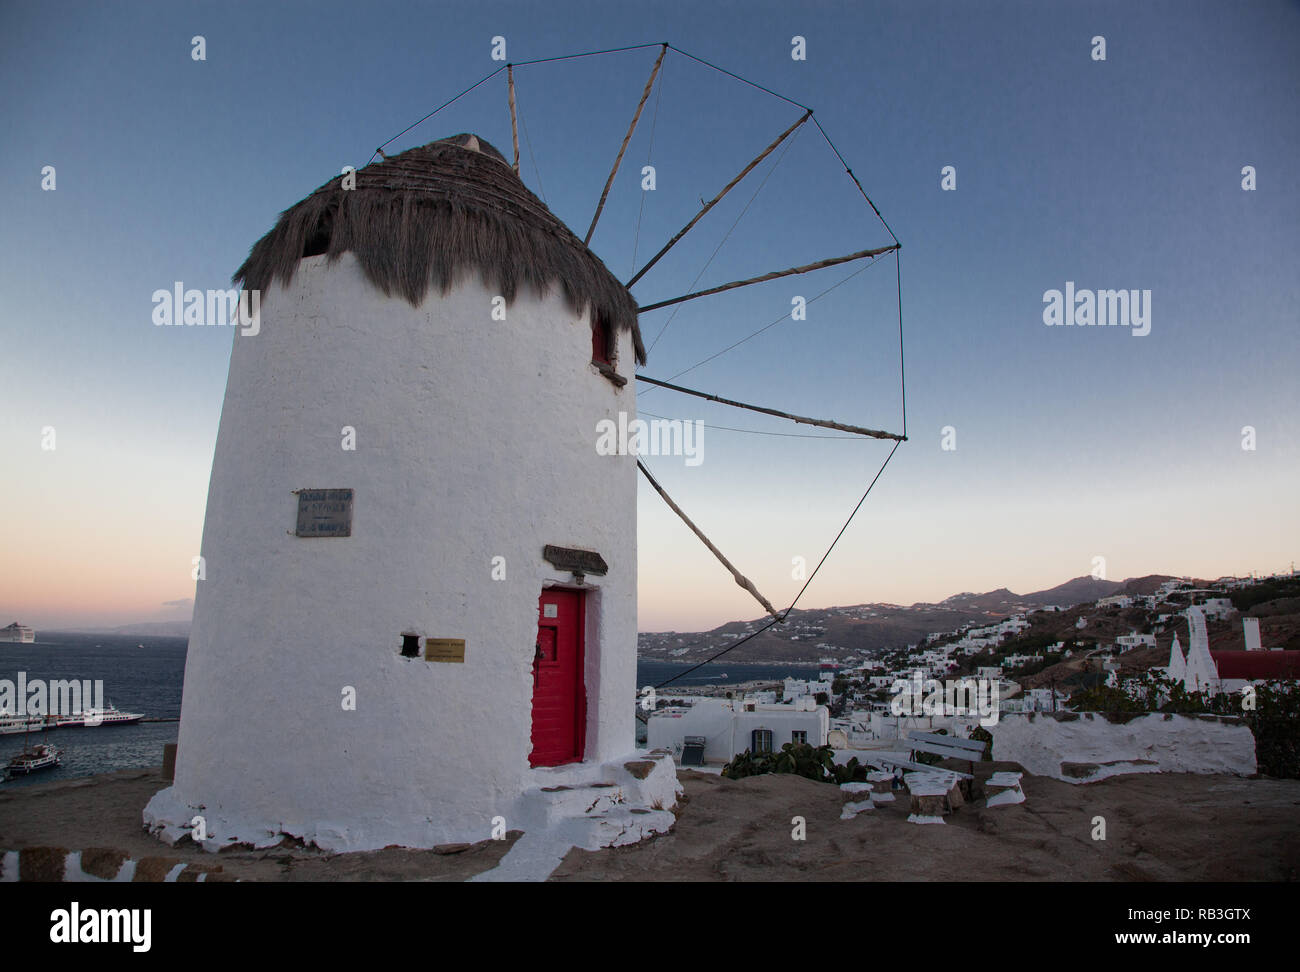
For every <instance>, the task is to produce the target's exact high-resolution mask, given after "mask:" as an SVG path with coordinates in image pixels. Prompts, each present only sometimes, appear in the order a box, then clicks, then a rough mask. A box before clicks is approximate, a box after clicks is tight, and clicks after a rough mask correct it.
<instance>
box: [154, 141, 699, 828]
mask: <svg viewBox="0 0 1300 972" xmlns="http://www.w3.org/2000/svg"><path fill="white" fill-rule="evenodd" d="M353 175H354V177H355V188H353V189H347V190H345V189H344V188H343V187H342V186H341V179H342V178H343V177H339V178H335V179H333V180H331V181H330V182H329V183H327V184H326V185H325V186H322V187H321V188H320V189H318V190H317V191H316V192H315V193H313V194H312V195H310V196H308V197H307V198H306V199H305V200H303V201H302V202H300V203H298V204H297V205H295V206H294V207H292V208H291V209H289V210H287V211H286V212H285V213H284V214H283V215H282V216H281V218H280V221H279V223H278V224H277V225H276V227H275V228H274V229H273V230H271V232H270V233H268V234H267V235H266V236H265V237H264V238H263V239H262V240H261V241H260V242H259V243H258V244H257V245H256V246H254V248H253V250H252V253H251V254H250V257H249V259H248V261H247V262H246V263H245V264H244V266H243V267H242V268H241V269H240V271H239V274H238V277H239V279H241V280H242V282H243V285H244V286H245V288H246V289H248V290H250V291H259V292H260V293H261V295H262V296H261V318H260V328H259V329H258V333H256V334H252V333H251V329H250V331H249V333H242V334H237V335H236V336H235V337H234V348H233V353H232V355H231V361H230V373H229V380H228V383H227V388H226V396H225V404H224V406H223V409H222V414H221V424H220V429H219V432H218V436H217V443H216V450H215V454H214V458H213V467H212V478H211V485H210V489H209V495H208V507H207V518H206V521H205V524H204V532H203V546H202V550H201V553H202V557H203V561H202V564H203V568H204V571H205V573H204V575H203V578H202V579H200V580H199V582H198V591H197V597H196V604H195V610H194V621H193V630H192V634H191V637H190V643H189V655H188V658H187V662H186V670H185V684H184V698H183V704H182V710H181V713H182V714H181V721H180V730H179V748H178V753H177V759H176V773H175V782H174V785H173V786H172V787H170V788H168V789H166V790H164V791H162V792H161V793H159V794H157V795H156V796H155V797H154V799H153V800H152V801H151V802H150V804H149V806H148V808H147V809H146V811H145V821H146V824H147V825H149V826H150V827H151V828H153V829H155V830H159V831H161V833H162V835H163V836H164V838H166V839H170V840H174V839H177V838H179V837H180V836H183V835H186V834H190V833H191V823H192V821H193V820H194V818H195V817H198V816H201V817H202V819H203V825H204V830H205V832H206V834H207V835H208V839H207V840H206V841H204V846H205V847H207V848H209V849H216V848H218V847H220V846H224V845H226V844H228V843H232V842H235V841H248V842H251V843H253V844H255V845H258V846H267V845H269V844H273V843H276V842H278V841H279V840H281V839H282V836H283V835H290V836H294V837H299V838H301V839H303V840H304V841H307V842H308V843H315V844H317V845H318V846H321V847H324V848H329V849H339V850H342V849H347V850H357V849H370V848H380V847H384V846H386V845H390V844H398V845H403V846H410V847H429V846H433V845H436V844H442V843H448V842H459V841H477V840H483V839H486V838H487V837H489V836H490V835H491V832H492V829H493V826H494V825H493V822H492V821H493V818H494V817H500V818H504V819H505V821H507V824H508V825H509V826H511V827H519V828H520V829H524V830H528V829H529V828H530V826H531V821H533V820H534V819H538V818H535V817H534V816H533V811H534V809H535V808H536V807H537V806H538V803H537V801H538V799H539V797H538V794H539V793H540V791H541V788H542V787H544V786H553V785H556V784H560V783H564V784H566V785H572V786H578V785H581V784H583V783H584V782H585V781H588V780H611V781H615V782H617V783H618V784H619V785H620V786H623V787H624V789H625V791H626V793H627V794H628V799H629V800H634V799H640V796H639V795H638V794H642V793H643V792H644V791H646V790H647V789H651V790H653V789H655V788H658V790H660V791H663V792H664V793H665V795H666V799H663V800H661V801H660V802H661V803H662V805H663V806H665V807H670V806H671V805H672V803H673V802H674V799H675V792H676V788H677V784H676V780H675V775H673V773H672V767H671V761H664V760H662V759H661V760H659V762H658V763H657V764H656V770H655V772H653V773H651V774H650V775H649V777H648V778H647V779H646V780H644V781H640V782H638V781H637V780H635V779H634V778H633V777H632V776H631V775H629V773H628V772H626V771H625V770H624V767H623V763H622V760H623V759H624V758H625V757H629V756H630V755H631V754H632V753H633V752H634V750H635V736H634V728H633V710H632V705H631V700H632V699H634V698H635V695H636V684H635V678H636V675H635V673H636V641H637V618H636V572H637V561H636V494H637V472H636V460H635V457H634V456H632V455H630V454H621V455H608V454H601V453H600V451H599V450H598V448H597V445H596V443H597V438H598V426H597V423H599V422H601V421H602V420H609V421H611V422H614V423H618V422H619V421H620V420H621V421H630V420H632V419H634V418H635V413H636V401H635V397H634V391H633V384H632V383H631V382H629V380H628V379H629V378H630V377H631V375H632V371H633V365H634V361H636V360H638V359H641V358H643V357H644V352H643V349H642V345H641V340H640V335H639V332H638V328H637V322H636V302H635V300H633V298H632V297H631V295H630V294H629V293H628V292H627V290H626V288H624V287H623V286H622V285H621V284H620V283H619V281H618V280H617V279H616V278H615V277H614V276H613V275H612V274H610V273H609V272H608V271H607V270H606V269H605V267H604V265H603V264H602V263H601V262H600V260H599V259H598V258H597V257H596V256H595V255H594V254H592V253H591V251H589V250H588V249H587V248H586V247H585V246H583V244H582V243H581V241H580V240H578V239H577V237H575V236H574V235H573V234H572V233H571V232H570V231H569V230H568V229H567V228H566V227H564V225H563V224H562V223H560V222H559V220H557V219H556V218H555V217H554V216H552V215H551V213H550V212H549V210H547V208H546V207H545V206H544V205H543V204H542V203H541V202H540V200H538V199H537V198H536V197H535V196H534V195H533V194H532V193H531V192H530V191H529V190H528V189H527V188H526V187H525V186H524V184H523V183H522V182H521V181H520V179H519V178H518V176H517V175H516V174H515V172H514V171H513V170H512V168H511V166H510V165H509V163H507V162H506V161H505V159H504V158H503V157H502V156H501V154H500V153H499V152H497V150H496V149H494V148H492V147H491V146H490V145H488V144H487V143H486V142H483V141H481V140H479V139H477V138H475V137H474V136H468V135H467V136H457V137H455V138H452V139H444V140H441V141H438V142H433V143H431V144H429V145H426V146H423V147H421V148H416V149H412V150H410V151H407V152H403V153H402V154H401V155H397V156H393V157H391V158H386V159H385V160H383V161H381V162H379V163H377V164H374V165H370V166H366V167H365V168H363V169H360V170H358V171H356V172H355V173H353ZM661 770H662V772H661ZM668 776H671V777H672V779H671V780H669V779H667V777H668ZM646 797H647V799H653V798H654V797H653V794H646ZM540 819H545V818H544V817H543V818H540ZM636 819H638V820H640V819H642V818H636ZM644 819H646V820H647V821H650V820H654V819H658V818H656V817H655V815H654V814H651V815H647V816H646V817H645V818H644ZM655 826H658V825H657V824H656V825H655Z"/></svg>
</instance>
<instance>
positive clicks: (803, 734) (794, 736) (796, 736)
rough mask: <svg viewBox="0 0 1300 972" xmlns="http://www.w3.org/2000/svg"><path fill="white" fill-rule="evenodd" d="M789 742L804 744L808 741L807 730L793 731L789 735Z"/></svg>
mask: <svg viewBox="0 0 1300 972" xmlns="http://www.w3.org/2000/svg"><path fill="white" fill-rule="evenodd" d="M790 741H791V742H792V743H806V742H807V741H808V730H807V729H795V730H793V731H792V732H791V733H790Z"/></svg>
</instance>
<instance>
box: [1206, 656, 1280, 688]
mask: <svg viewBox="0 0 1300 972" xmlns="http://www.w3.org/2000/svg"><path fill="white" fill-rule="evenodd" d="M1210 657H1211V658H1213V659H1214V664H1215V666H1216V667H1217V668H1218V669H1219V678H1244V679H1246V680H1248V681H1252V682H1253V681H1256V680H1257V679H1269V678H1300V651H1212V652H1210Z"/></svg>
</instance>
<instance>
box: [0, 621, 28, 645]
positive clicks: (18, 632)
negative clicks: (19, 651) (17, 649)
mask: <svg viewBox="0 0 1300 972" xmlns="http://www.w3.org/2000/svg"><path fill="white" fill-rule="evenodd" d="M35 641H36V632H35V631H33V630H32V629H31V628H29V627H27V625H25V624H19V623H18V622H17V621H15V622H14V623H13V624H11V625H9V626H8V627H4V628H0V644H20V645H30V644H32V643H33V642H35Z"/></svg>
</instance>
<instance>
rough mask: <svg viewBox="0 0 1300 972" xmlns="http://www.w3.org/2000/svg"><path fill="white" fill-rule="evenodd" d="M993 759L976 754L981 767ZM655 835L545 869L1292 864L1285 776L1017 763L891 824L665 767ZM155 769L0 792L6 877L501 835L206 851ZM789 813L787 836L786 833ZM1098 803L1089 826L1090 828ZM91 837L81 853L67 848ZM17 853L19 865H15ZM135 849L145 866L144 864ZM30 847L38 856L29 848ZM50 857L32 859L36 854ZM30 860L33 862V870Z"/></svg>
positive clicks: (660, 874) (390, 861)
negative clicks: (1096, 771)
mask: <svg viewBox="0 0 1300 972" xmlns="http://www.w3.org/2000/svg"><path fill="white" fill-rule="evenodd" d="M1008 768H1014V767H1011V766H1009V764H991V763H984V764H980V765H979V766H978V767H977V769H978V771H979V772H978V774H977V775H978V776H979V777H980V778H987V776H988V774H989V773H990V772H992V771H993V770H995V769H1008ZM681 780H682V782H683V784H684V785H685V787H686V798H685V800H684V801H683V803H682V805H681V807H680V808H679V814H678V820H677V824H676V826H675V828H674V830H673V832H672V833H670V834H666V835H663V836H660V837H658V838H655V839H653V840H650V841H646V842H645V843H642V844H639V845H636V846H634V847H626V848H617V849H613V850H603V851H597V852H588V851H581V850H577V849H575V850H572V851H570V852H569V854H568V855H567V857H566V858H565V859H564V862H563V863H562V864H561V865H560V867H559V869H558V870H556V872H555V873H554V875H552V880H562V881H613V880H620V881H627V880H635V881H737V880H757V881H810V880H811V881H823V880H824V881H857V880H917V881H930V880H954V881H989V880H992V881H1034V880H1071V881H1109V880H1116V881H1135V880H1136V881H1145V880H1151V881H1191V882H1206V881H1294V880H1296V879H1297V878H1298V877H1300V781H1298V780H1272V779H1265V778H1260V779H1243V778H1240V777H1232V776H1197V775H1189V774H1141V775H1133V776H1124V777H1113V778H1111V779H1107V780H1103V781H1101V782H1099V783H1091V784H1087V785H1073V784H1069V783H1063V782H1060V781H1057V780H1053V779H1048V778H1045V777H1038V776H1029V775H1026V776H1025V777H1024V780H1023V784H1022V785H1023V789H1024V793H1025V796H1026V801H1025V802H1024V803H1023V804H1019V805H1015V806H1001V807H994V808H991V809H990V808H986V807H985V806H984V805H983V801H982V800H978V799H977V800H974V801H972V802H970V803H967V804H966V805H965V806H962V807H960V808H959V809H957V810H956V811H954V812H953V813H951V814H950V815H949V816H948V817H947V818H946V823H944V824H943V825H917V824H913V823H908V821H907V815H908V799H907V796H906V795H905V794H901V795H900V797H899V799H898V800H896V801H895V802H893V803H892V804H891V803H886V804H883V805H881V806H877V807H876V808H875V809H873V810H869V811H866V812H864V813H861V814H859V815H858V816H857V817H855V818H853V819H851V820H841V819H840V810H841V807H842V805H843V802H844V798H843V797H842V796H841V794H840V791H839V790H838V788H836V787H834V786H830V785H828V784H824V783H815V782H813V781H811V780H805V779H802V778H799V777H793V776H759V777H752V778H750V779H745V780H738V781H733V780H724V779H722V778H721V777H717V776H711V775H705V774H699V773H693V772H689V771H683V772H682V773H681ZM164 785H165V784H164V781H163V780H162V778H161V776H160V774H159V773H158V772H156V771H140V770H125V771H121V772H118V773H112V774H106V775H104V776H99V777H90V778H87V779H84V780H69V781H66V782H60V783H52V784H45V785H36V786H29V787H21V788H17V789H13V790H10V791H8V792H5V791H4V790H3V789H0V851H11V850H21V849H24V848H38V847H46V848H54V850H52V851H50V852H46V853H44V854H39V853H36V854H33V853H30V852H29V854H27V855H24V860H25V863H24V867H23V870H24V872H25V873H24V877H30V878H37V879H41V878H44V879H50V878H54V877H56V876H57V875H56V873H55V872H56V871H57V870H58V868H60V867H61V864H60V863H59V862H60V861H61V860H62V856H63V853H62V852H66V851H68V850H80V851H83V863H85V864H86V868H87V870H91V871H92V873H93V870H92V866H91V865H93V866H95V867H100V868H101V869H107V870H110V871H111V870H113V869H115V867H116V862H117V861H119V860H120V859H122V858H130V859H132V860H136V861H140V862H142V863H141V864H140V865H138V867H137V872H138V875H139V877H140V878H141V879H144V878H150V879H154V880H156V879H158V878H159V877H160V876H161V875H163V874H166V873H168V871H172V870H174V869H175V866H176V865H178V864H182V863H184V864H188V865H189V867H188V868H187V870H186V872H185V873H184V875H183V879H193V877H195V876H196V875H197V874H198V873H199V872H200V871H206V872H208V875H207V877H206V878H205V880H254V881H347V880H423V881H463V880H465V879H466V878H468V877H470V876H472V875H474V874H477V873H480V872H482V871H485V870H488V869H489V868H491V867H494V866H495V865H496V863H497V862H498V861H499V860H500V859H501V857H502V856H503V855H504V854H505V852H506V851H507V850H509V848H510V846H511V844H512V843H513V839H514V838H515V837H516V836H517V835H516V834H512V835H511V838H509V839H507V840H503V841H485V842H483V843H480V844H475V845H472V846H465V845H454V846H450V847H444V848H438V849H435V850H429V851H410V850H400V849H395V848H390V849H387V850H382V851H373V852H368V853H358V854H327V853H324V852H321V851H317V850H313V849H311V848H305V847H302V846H301V845H297V844H288V843H286V844H285V845H283V846H280V847H277V848H273V849H270V850H261V851H257V850H249V849H236V850H230V851H225V852H222V853H221V854H216V855H213V854H207V853H204V852H202V851H200V850H198V849H196V848H195V847H193V846H192V845H189V844H183V845H181V846H180V847H177V848H170V847H167V846H166V845H164V844H161V843H159V842H158V841H156V840H155V839H154V838H152V837H150V836H149V835H148V834H146V833H145V832H144V830H143V829H142V828H141V826H140V811H141V808H142V807H143V806H144V804H145V802H146V801H147V800H148V799H149V797H150V796H151V795H152V794H153V793H154V792H156V791H157V790H158V789H160V788H161V787H162V786H164ZM795 817H802V818H803V819H804V825H805V829H806V836H805V839H803V840H795V839H793V838H792V830H793V829H794V827H795V822H794V821H793V818H795ZM1098 817H1101V818H1104V821H1105V839H1104V840H1097V839H1094V836H1093V835H1094V833H1095V832H1096V831H1097V828H1098V823H1097V821H1096V818H1098ZM95 848H98V849H99V850H98V851H96V852H95V853H93V854H87V853H85V852H87V851H89V850H91V849H95ZM27 860H30V861H31V863H30V864H28V863H26V861H27ZM145 861H148V862H149V863H148V864H147V865H146V864H145V863H143V862H145ZM42 862H43V863H42ZM50 868H52V869H54V870H53V871H50V870H48V869H50ZM38 871H39V872H42V873H38Z"/></svg>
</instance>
